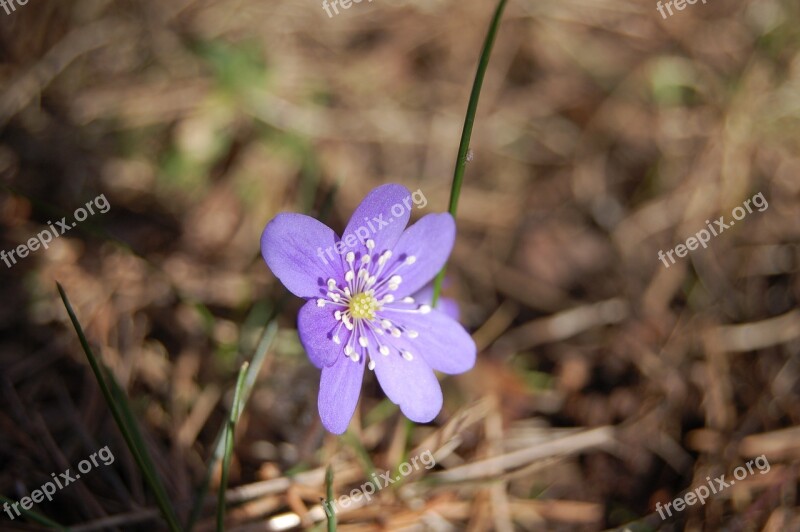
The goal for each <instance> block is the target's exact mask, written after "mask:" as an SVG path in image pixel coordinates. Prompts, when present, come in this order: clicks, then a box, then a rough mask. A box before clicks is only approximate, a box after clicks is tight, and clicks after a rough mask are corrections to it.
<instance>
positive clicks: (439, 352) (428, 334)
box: [381, 308, 477, 375]
mask: <svg viewBox="0 0 800 532" xmlns="http://www.w3.org/2000/svg"><path fill="white" fill-rule="evenodd" d="M381 317H385V318H387V319H388V320H390V321H391V322H392V323H394V324H395V325H399V326H401V327H404V328H406V329H410V330H412V331H416V332H417V333H418V334H419V336H417V337H416V338H409V337H408V335H407V334H403V336H402V337H401V338H397V339H393V340H394V341H395V343H396V344H397V345H398V346H399V347H401V348H402V349H407V350H408V351H410V352H411V353H412V354H413V355H414V356H417V355H420V356H422V358H423V359H424V360H425V362H427V363H428V365H430V367H432V368H433V369H435V370H436V371H441V372H442V373H447V374H448V375H457V374H459V373H464V372H465V371H469V370H471V369H472V368H473V366H475V357H476V354H477V347H476V346H475V342H474V341H473V340H472V337H471V336H470V335H469V333H468V332H467V331H465V330H464V327H462V326H461V324H460V323H458V322H457V321H455V320H454V319H452V318H451V317H449V316H447V315H445V314H444V313H443V312H441V311H439V310H436V309H433V310H431V311H430V312H429V313H428V314H419V313H409V312H392V311H391V309H390V308H386V309H384V310H383V312H381Z"/></svg>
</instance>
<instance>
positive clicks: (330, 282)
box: [328, 279, 336, 290]
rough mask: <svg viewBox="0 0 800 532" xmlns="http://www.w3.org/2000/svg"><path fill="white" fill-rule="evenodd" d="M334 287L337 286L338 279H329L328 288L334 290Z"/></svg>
mask: <svg viewBox="0 0 800 532" xmlns="http://www.w3.org/2000/svg"><path fill="white" fill-rule="evenodd" d="M334 288H336V281H334V280H333V279H328V290H333V289H334Z"/></svg>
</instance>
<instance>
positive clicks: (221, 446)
mask: <svg viewBox="0 0 800 532" xmlns="http://www.w3.org/2000/svg"><path fill="white" fill-rule="evenodd" d="M277 333H278V324H277V323H276V322H274V321H272V322H270V324H269V325H267V327H266V329H264V334H262V335H261V340H259V342H258V347H256V351H255V354H254V355H253V360H252V361H251V362H250V367H249V369H248V370H247V376H246V377H245V381H244V389H243V390H242V401H241V409H244V406H245V405H246V404H247V401H248V399H249V398H250V394H251V393H252V392H253V387H254V386H255V384H256V379H257V378H258V375H259V373H261V367H262V366H263V365H264V361H265V360H266V359H267V353H269V350H270V348H272V343H273V342H274V341H275V337H276V335H277ZM239 414H240V415H241V411H240V412H239ZM226 432H227V423H225V424H224V425H223V426H222V428H221V430H220V431H219V433H218V434H217V439H216V440H215V442H214V452H213V453H211V458H210V459H209V462H208V467H207V468H206V475H205V478H204V479H203V483H202V484H201V485H200V488H199V489H198V490H197V493H196V494H195V499H194V506H193V507H192V511H191V513H190V514H189V521H188V522H187V524H186V530H188V531H191V530H192V529H193V528H194V526H195V524H196V523H197V521H198V519H200V513H201V512H202V511H203V506H204V504H205V501H206V495H208V489H209V486H210V484H211V478H212V477H213V476H214V470H215V469H216V467H217V464H218V463H219V461H220V460H221V459H222V456H223V455H224V454H225V434H226Z"/></svg>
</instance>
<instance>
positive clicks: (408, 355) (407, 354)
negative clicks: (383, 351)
mask: <svg viewBox="0 0 800 532" xmlns="http://www.w3.org/2000/svg"><path fill="white" fill-rule="evenodd" d="M403 358H405V359H406V360H409V361H411V360H414V355H412V354H411V353H410V352H409V351H406V350H405V349H404V350H403Z"/></svg>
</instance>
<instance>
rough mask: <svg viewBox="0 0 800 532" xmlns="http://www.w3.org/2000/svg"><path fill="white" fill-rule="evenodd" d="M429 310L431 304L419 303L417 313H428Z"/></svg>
mask: <svg viewBox="0 0 800 532" xmlns="http://www.w3.org/2000/svg"><path fill="white" fill-rule="evenodd" d="M430 311H431V306H430V305H420V307H419V313H420V314H428V313H429V312H430Z"/></svg>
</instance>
